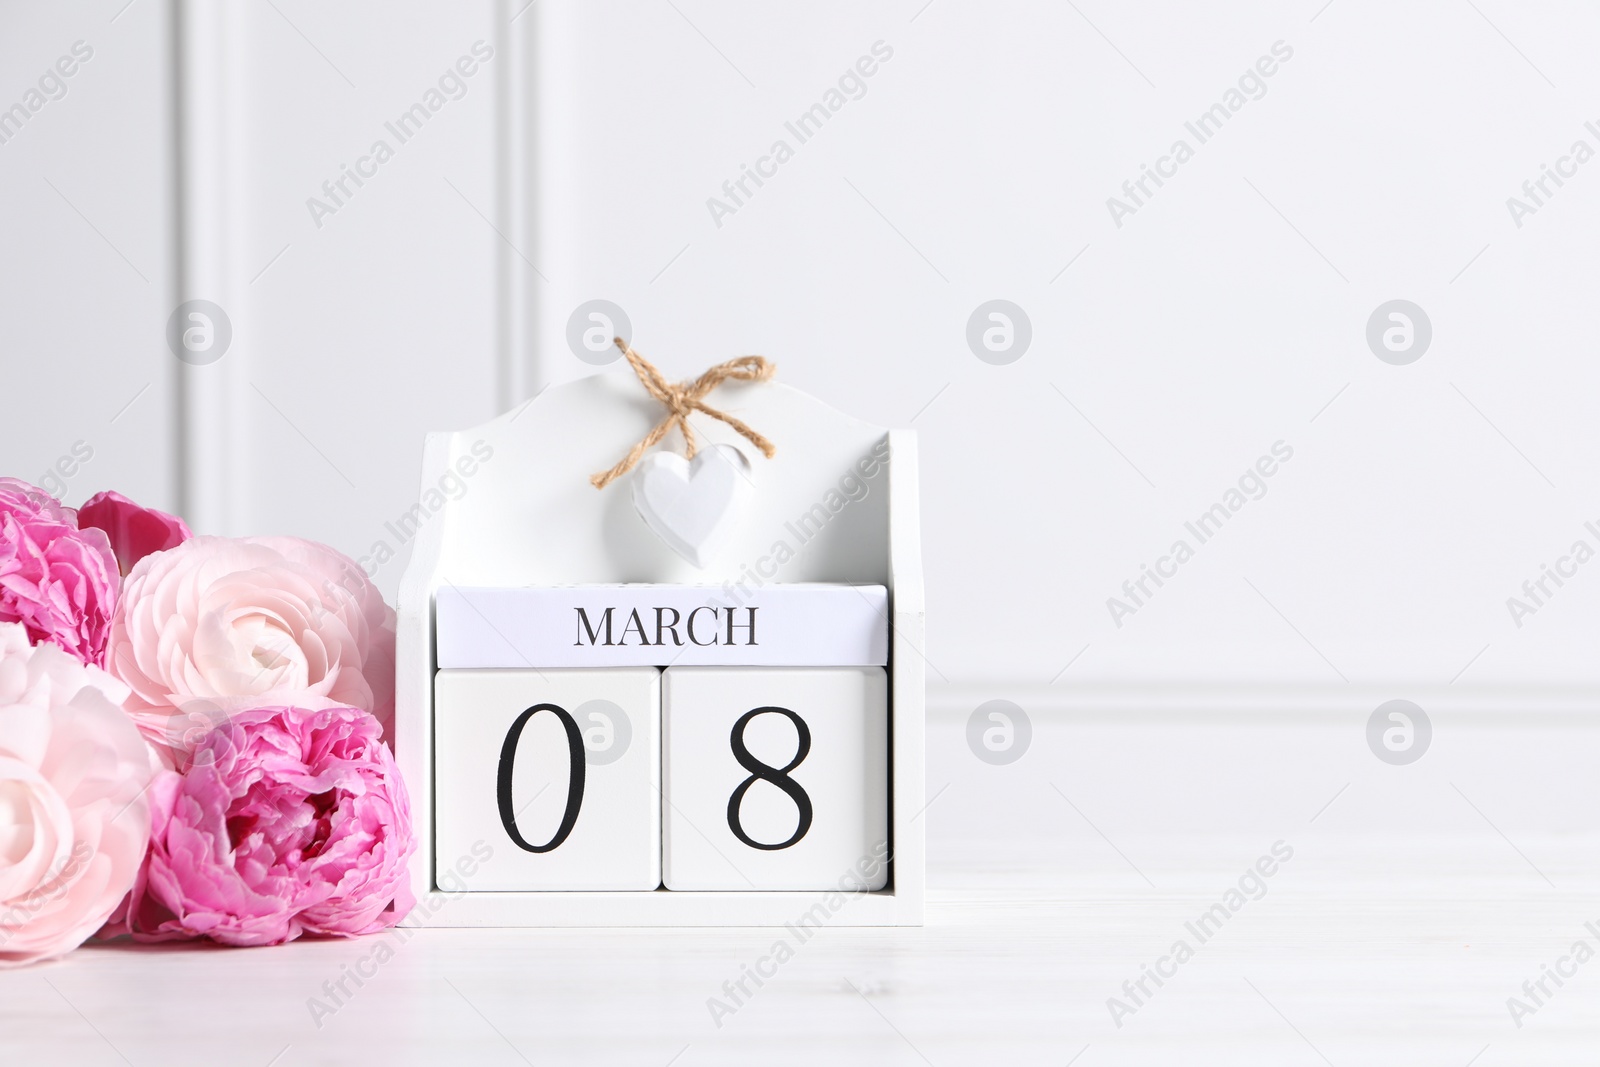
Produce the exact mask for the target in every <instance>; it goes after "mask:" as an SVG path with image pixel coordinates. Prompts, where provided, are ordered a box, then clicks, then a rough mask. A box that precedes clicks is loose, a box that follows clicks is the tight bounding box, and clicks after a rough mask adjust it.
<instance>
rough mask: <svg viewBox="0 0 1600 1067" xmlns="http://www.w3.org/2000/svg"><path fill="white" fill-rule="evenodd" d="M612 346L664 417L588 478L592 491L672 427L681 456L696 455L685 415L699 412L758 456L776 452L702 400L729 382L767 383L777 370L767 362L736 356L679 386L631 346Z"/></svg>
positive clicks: (621, 471)
mask: <svg viewBox="0 0 1600 1067" xmlns="http://www.w3.org/2000/svg"><path fill="white" fill-rule="evenodd" d="M612 342H613V343H614V344H615V345H616V346H617V347H618V348H620V349H622V354H623V355H624V356H627V357H628V364H629V366H631V367H633V373H635V374H637V375H638V376H639V383H640V384H641V385H643V386H644V388H645V392H647V393H649V394H650V395H651V396H653V397H655V398H656V399H657V400H659V401H661V403H663V404H665V405H666V408H667V417H666V418H664V419H662V420H661V421H660V422H658V423H656V425H655V429H653V430H651V431H650V432H649V433H647V434H645V436H644V440H642V441H640V442H639V443H638V444H636V445H634V446H633V448H631V449H629V450H628V454H627V455H626V456H623V457H622V460H621V462H619V463H618V464H617V465H616V466H615V467H612V468H611V469H610V470H608V471H601V472H600V473H598V474H592V475H590V476H589V482H590V484H592V485H593V486H594V487H595V488H596V489H604V488H605V487H606V486H608V485H610V484H611V483H612V482H614V481H616V480H617V479H618V478H620V477H622V476H623V475H624V474H627V473H628V472H629V471H630V470H632V469H633V467H634V464H636V463H638V462H639V460H640V459H641V458H642V457H643V456H644V454H645V452H647V451H649V450H650V449H651V448H652V447H654V446H655V445H656V444H657V443H659V442H660V440H661V439H662V438H663V437H665V436H667V433H668V432H669V431H671V429H672V428H673V427H674V426H676V427H678V428H679V429H680V430H682V431H683V443H684V454H685V455H686V456H687V457H688V458H689V459H693V458H694V454H695V451H696V446H695V443H694V431H693V430H691V429H689V415H690V413H691V412H695V411H699V412H702V413H704V414H706V415H710V416H711V417H712V418H713V419H719V420H721V421H722V422H725V423H727V424H728V425H729V426H731V427H733V428H734V429H735V430H737V431H738V432H739V433H740V434H742V435H743V436H744V438H745V440H747V441H749V442H750V443H751V444H753V445H755V446H756V447H757V448H759V449H760V450H761V454H762V455H764V456H766V457H767V458H768V459H771V458H772V456H773V453H774V452H776V451H777V448H775V447H774V446H773V444H772V442H771V441H769V440H767V439H766V438H765V437H763V436H761V435H760V434H759V433H757V432H756V431H754V430H752V429H751V428H750V427H748V426H746V425H745V424H744V423H743V422H740V421H739V420H738V419H736V418H734V417H733V416H732V415H729V414H728V413H727V412H725V411H718V410H717V409H716V408H714V407H712V406H711V405H710V404H707V403H706V402H705V401H704V400H703V399H701V398H702V397H704V396H705V395H706V394H707V393H709V392H711V390H713V389H715V388H716V387H717V386H719V385H721V384H722V383H723V382H725V381H728V380H729V379H732V380H734V381H741V382H764V381H767V380H768V379H770V378H771V377H772V375H773V373H774V372H775V371H776V370H777V368H776V367H774V366H773V365H772V363H771V362H769V361H768V360H766V359H765V358H763V357H761V356H740V357H739V358H738V359H730V360H728V361H727V362H726V363H718V364H717V365H716V366H715V367H712V368H710V369H709V370H707V371H706V372H705V373H704V374H702V375H700V377H698V378H696V379H695V380H694V381H692V382H680V383H678V384H677V385H673V384H672V383H670V382H668V381H667V380H666V379H665V378H663V377H662V376H661V372H660V371H658V370H656V368H655V366H654V365H653V364H652V363H651V362H650V361H649V360H647V359H645V358H644V357H643V356H641V355H640V354H639V353H637V352H635V351H634V350H633V346H632V345H630V344H628V342H626V341H624V340H623V339H622V338H620V337H614V338H612Z"/></svg>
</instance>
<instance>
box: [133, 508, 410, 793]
mask: <svg viewBox="0 0 1600 1067" xmlns="http://www.w3.org/2000/svg"><path fill="white" fill-rule="evenodd" d="M107 660H108V669H109V670H110V671H111V672H112V673H113V674H115V675H116V676H117V677H118V678H120V679H121V680H122V681H124V682H126V683H127V684H128V685H129V686H130V687H131V688H132V689H133V695H132V696H131V697H130V698H129V699H128V702H127V704H126V705H125V706H126V707H127V709H128V713H129V714H130V715H132V716H133V719H134V721H135V722H136V723H137V724H138V725H139V729H140V730H141V731H143V732H144V735H145V738H146V739H147V740H149V741H150V743H151V744H152V745H153V746H155V748H156V750H157V751H158V752H159V753H160V754H161V755H162V756H163V758H164V759H165V760H167V761H168V762H169V763H170V764H171V765H172V766H174V767H180V768H181V766H182V764H183V763H184V761H185V759H186V757H187V753H188V751H189V750H190V749H192V748H193V747H194V745H195V743H196V742H197V741H198V740H199V739H200V737H201V736H203V735H204V734H205V733H206V732H208V731H209V730H210V728H211V727H212V726H214V725H216V724H217V723H219V722H221V721H222V720H223V719H225V718H226V717H227V716H228V715H230V714H232V713H234V712H236V711H240V710H243V709H246V708H253V707H261V706H263V705H266V704H273V703H278V704H288V703H295V704H299V703H303V702H304V701H303V698H306V697H320V698H323V700H324V701H331V702H334V703H338V704H348V705H351V706H353V707H358V708H362V709H363V710H366V711H370V712H372V713H373V714H374V715H376V716H377V717H378V720H379V722H380V724H381V725H382V726H383V728H384V730H385V731H387V730H388V727H389V723H390V721H391V720H392V719H393V717H394V612H393V611H391V610H390V609H389V606H388V605H387V604H385V603H384V601H383V596H382V595H381V594H380V593H379V592H378V590H377V588H376V587H375V586H373V584H372V582H371V581H369V580H368V579H367V576H366V573H365V572H364V571H362V569H361V568H360V567H359V566H357V565H356V563H355V562H354V561H353V560H351V559H349V558H348V557H346V556H344V555H341V554H340V553H338V552H335V551H334V550H333V549H331V548H328V547H327V546H325V545H319V544H316V543H315V542H312V541H302V540H300V539H299V538H294V537H246V538H237V539H230V538H224V537H196V538H193V539H192V540H189V541H186V542H184V543H183V544H181V545H179V546H178V547H176V548H173V549H169V550H167V551H165V552H158V553H156V554H154V555H150V556H146V557H145V558H144V559H142V560H140V561H139V562H138V563H137V564H135V565H134V568H133V570H132V571H131V572H130V573H129V575H128V578H127V581H126V582H125V583H124V585H123V590H122V603H121V605H120V608H119V610H118V612H117V616H116V620H115V623H114V625H113V627H112V633H111V645H110V650H109V652H108V655H107ZM315 703H316V701H312V704H313V705H315Z"/></svg>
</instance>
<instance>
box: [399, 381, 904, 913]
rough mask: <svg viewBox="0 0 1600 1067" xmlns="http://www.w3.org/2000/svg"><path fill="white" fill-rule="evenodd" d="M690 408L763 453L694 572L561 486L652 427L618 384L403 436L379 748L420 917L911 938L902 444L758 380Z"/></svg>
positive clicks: (590, 496) (652, 416)
mask: <svg viewBox="0 0 1600 1067" xmlns="http://www.w3.org/2000/svg"><path fill="white" fill-rule="evenodd" d="M716 398H717V400H718V403H719V406H722V407H724V408H725V409H726V410H728V411H730V412H736V413H737V415H738V417H739V418H740V419H743V420H744V421H745V422H747V423H749V424H750V425H753V426H757V427H759V428H760V430H761V431H762V432H763V433H765V434H766V435H767V436H769V437H770V438H771V439H772V440H773V441H775V442H777V444H778V450H777V452H776V454H775V455H774V456H773V458H771V459H759V458H758V459H756V460H755V462H753V463H752V464H750V467H749V471H750V473H749V477H750V479H751V482H752V486H753V493H752V497H751V503H750V506H749V511H748V513H747V514H746V515H745V516H744V518H743V522H742V524H741V525H740V527H739V528H738V530H737V531H736V532H735V533H733V534H732V535H731V536H730V538H729V539H728V541H727V543H726V544H725V545H723V546H722V547H721V548H720V550H719V551H718V553H717V554H716V555H715V557H714V558H711V559H708V560H706V559H702V560H698V561H697V562H699V563H701V564H702V566H699V567H697V566H694V565H692V564H690V563H689V562H687V561H686V559H685V558H682V557H680V556H679V555H678V554H676V553H675V552H673V551H672V550H671V549H670V548H669V547H668V546H667V545H665V544H663V543H662V540H661V539H660V538H659V537H657V536H655V535H654V534H653V533H652V532H651V531H650V530H649V529H647V528H646V527H645V524H644V523H643V522H642V521H640V516H638V515H635V514H633V513H632V512H631V508H630V503H629V500H628V497H627V494H626V493H624V492H620V491H618V487H612V488H611V489H608V490H606V491H604V492H597V491H596V490H595V488H593V486H591V485H590V484H589V483H588V476H589V475H590V473H592V472H594V471H597V470H603V469H605V468H606V467H607V466H608V465H610V464H611V463H612V462H613V461H614V460H615V457H616V454H617V452H618V451H619V448H620V449H623V450H625V449H626V447H627V446H628V445H629V444H630V443H631V442H633V441H635V440H637V439H639V438H641V437H642V436H644V434H646V433H647V432H648V431H649V429H650V427H651V426H652V425H653V424H654V423H655V422H656V421H657V420H658V419H659V416H660V407H659V406H657V405H654V402H653V401H652V400H651V399H650V398H649V397H648V396H646V395H644V393H643V392H642V391H641V390H640V389H639V387H638V383H637V382H635V381H634V380H633V379H632V378H631V377H628V376H625V375H624V374H621V373H613V374H604V375H596V376H594V377H591V378H587V379H583V380H580V381H576V382H572V383H569V384H566V385H562V386H556V387H553V388H550V389H547V390H546V391H545V392H543V393H542V394H540V396H539V397H537V398H535V399H534V400H533V401H531V402H529V403H528V404H526V405H524V406H523V407H521V408H519V409H517V410H516V411H513V412H511V413H508V414H507V415H505V416H502V417H501V418H499V419H496V420H494V421H493V422H490V423H488V424H485V425H483V426H480V427H477V428H474V429H471V430H465V431H460V432H457V433H449V434H433V435H430V436H429V438H428V440H427V443H426V446H425V450H424V463H423V478H422V493H421V497H420V501H419V503H420V507H421V511H422V514H423V516H424V519H423V521H422V522H421V524H420V525H419V527H418V532H417V535H416V538H415V543H414V547H413V555H412V560H411V563H410V566H409V567H408V569H407V572H406V575H405V577H404V580H403V582H402V587H401V592H400V598H399V616H400V619H399V640H398V649H397V651H398V657H397V658H398V661H399V663H398V689H397V712H396V736H395V748H396V757H397V759H398V760H399V762H400V765H401V768H402V770H403V771H404V773H405V774H406V779H407V782H408V785H409V786H410V789H411V795H412V804H413V816H414V818H415V820H416V823H417V827H418V838H419V841H420V843H421V847H420V848H419V854H418V856H417V857H416V859H415V860H414V861H413V867H412V872H411V874H412V883H413V890H414V892H415V893H416V895H417V898H418V901H419V904H418V908H417V910H416V912H415V915H416V917H417V919H418V920H419V921H421V922H423V923H426V924H431V925H441V926H622V925H650V926H674V925H684V926H694V925H706V926H711V925H774V926H777V925H782V924H785V923H790V922H794V921H796V920H797V919H798V918H799V917H801V916H803V915H806V914H808V913H809V914H812V915H815V912H814V910H813V909H814V908H815V907H816V906H817V902H818V899H819V894H825V895H826V896H827V897H828V898H829V899H830V900H843V901H845V903H843V904H842V905H839V906H838V907H837V908H830V909H829V912H830V914H829V918H828V921H829V922H830V923H832V924H836V925H905V924H920V922H921V921H922V906H923V888H924V867H925V862H924V839H923V835H922V831H921V825H920V822H919V821H916V820H913V819H912V816H914V815H915V814H916V813H917V812H918V811H919V810H920V809H921V807H922V805H923V801H924V772H923V757H924V752H923V706H924V705H923V686H924V681H923V660H922V655H921V645H922V634H923V626H924V619H923V608H922V588H921V571H920V546H919V543H918V530H917V493H916V455H915V440H914V437H913V436H912V435H911V434H910V433H909V432H904V431H885V430H884V429H882V428H880V427H875V426H871V425H868V424H866V423H862V422H859V421H857V420H854V419H851V418H849V417H847V416H845V415H843V414H841V413H839V412H837V411H835V410H833V409H832V408H830V407H828V406H827V405H825V404H823V403H821V402H820V401H817V400H815V399H814V398H812V397H810V396H807V395H806V394H804V393H802V392H800V391H799V390H796V389H793V388H791V387H788V386H786V385H783V384H781V383H761V384H753V383H752V384H740V383H728V384H725V385H723V386H721V387H720V388H719V389H718V391H717V393H716ZM695 430H696V432H697V433H698V434H699V435H700V436H701V438H702V440H703V441H709V442H711V443H715V444H725V445H733V446H735V447H737V446H738V445H739V444H740V439H739V438H738V436H737V435H736V434H734V433H733V432H732V431H729V430H726V428H725V427H723V425H722V424H721V423H719V422H715V421H711V420H707V421H706V423H705V425H703V426H702V425H701V424H700V423H699V422H696V424H695ZM469 471H470V472H471V473H470V474H469V473H468V472H469Z"/></svg>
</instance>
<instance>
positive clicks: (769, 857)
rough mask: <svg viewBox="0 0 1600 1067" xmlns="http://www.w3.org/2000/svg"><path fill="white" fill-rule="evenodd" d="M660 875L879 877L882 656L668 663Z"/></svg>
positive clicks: (883, 821) (705, 884)
mask: <svg viewBox="0 0 1600 1067" xmlns="http://www.w3.org/2000/svg"><path fill="white" fill-rule="evenodd" d="M662 715H663V733H664V737H665V742H664V749H663V778H664V795H665V800H666V803H665V805H664V807H663V811H662V820H663V849H662V852H663V874H664V879H665V883H666V886H667V888H668V889H674V890H750V889H763V890H783V889H789V890H811V889H836V888H839V887H840V885H841V884H843V885H845V886H847V887H850V888H855V889H882V888H883V887H884V886H885V885H886V884H887V880H888V865H887V859H888V852H889V843H888V806H889V802H888V795H889V793H888V775H889V725H888V682H887V678H886V676H885V674H884V671H883V668H881V667H865V668H815V669H789V668H762V667H749V668H744V667H669V668H668V669H667V671H666V672H665V675H664V685H663V690H662Z"/></svg>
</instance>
